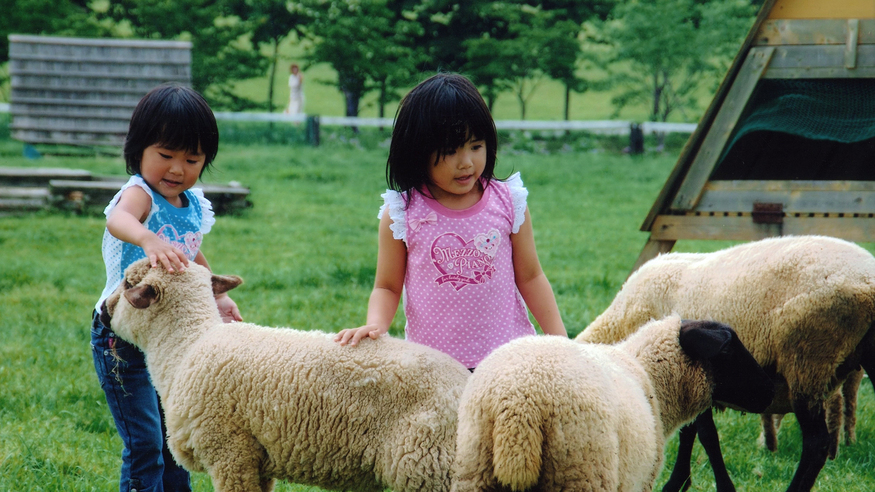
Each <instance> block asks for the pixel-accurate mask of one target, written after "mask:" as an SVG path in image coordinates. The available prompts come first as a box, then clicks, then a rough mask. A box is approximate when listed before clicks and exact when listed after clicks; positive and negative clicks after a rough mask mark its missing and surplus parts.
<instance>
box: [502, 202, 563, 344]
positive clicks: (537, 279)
mask: <svg viewBox="0 0 875 492" xmlns="http://www.w3.org/2000/svg"><path fill="white" fill-rule="evenodd" d="M510 241H511V244H513V273H514V277H515V279H516V286H517V289H519V291H520V294H521V295H522V296H523V300H524V301H526V306H528V308H529V310H530V311H531V312H532V315H534V316H535V320H537V322H538V324H539V325H540V326H541V330H543V332H544V333H546V334H548V335H562V336H564V337H567V336H568V333H567V332H566V331H565V324H564V323H563V322H562V316H561V315H560V314H559V306H557V305H556V297H555V296H554V295H553V288H552V287H551V286H550V281H549V280H547V276H546V275H545V274H544V271H543V270H542V269H541V262H540V261H539V260H538V252H537V250H536V249H535V235H534V232H533V230H532V217H531V216H530V215H529V209H528V208H527V209H526V218H525V221H524V222H523V224H522V225H521V226H520V230H519V232H517V233H516V234H512V235H511V236H510Z"/></svg>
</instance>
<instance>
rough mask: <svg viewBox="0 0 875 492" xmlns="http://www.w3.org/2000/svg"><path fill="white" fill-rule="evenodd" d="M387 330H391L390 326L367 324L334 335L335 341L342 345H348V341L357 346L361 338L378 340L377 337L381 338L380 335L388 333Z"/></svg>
mask: <svg viewBox="0 0 875 492" xmlns="http://www.w3.org/2000/svg"><path fill="white" fill-rule="evenodd" d="M387 331H389V329H388V328H383V327H380V326H377V325H365V326H360V327H358V328H347V329H345V330H340V331H339V332H338V333H337V335H336V336H335V337H334V341H335V342H338V343H340V344H341V345H346V344H347V343H348V344H350V345H352V346H353V347H355V346H356V345H358V343H359V340H362V339H364V338H370V339H371V340H376V339H377V338H380V335H382V334H383V333H386V332H387Z"/></svg>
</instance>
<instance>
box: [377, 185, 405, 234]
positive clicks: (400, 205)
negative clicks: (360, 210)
mask: <svg viewBox="0 0 875 492" xmlns="http://www.w3.org/2000/svg"><path fill="white" fill-rule="evenodd" d="M380 196H382V197H383V205H382V206H381V207H380V213H379V214H377V218H378V219H382V218H383V213H384V212H385V211H386V207H389V218H390V219H392V223H391V224H389V229H391V230H392V237H394V238H395V239H400V240H401V241H404V242H405V243H407V211H406V210H405V209H404V196H403V195H402V194H401V193H399V192H397V191H394V190H386V193H383V194H382V195H380Z"/></svg>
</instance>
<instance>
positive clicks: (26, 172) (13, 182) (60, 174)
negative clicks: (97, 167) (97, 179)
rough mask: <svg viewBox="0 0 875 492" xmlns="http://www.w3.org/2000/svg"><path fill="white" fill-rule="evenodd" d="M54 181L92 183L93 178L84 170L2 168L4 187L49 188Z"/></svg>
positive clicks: (0, 168) (1, 182) (1, 181)
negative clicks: (73, 180)
mask: <svg viewBox="0 0 875 492" xmlns="http://www.w3.org/2000/svg"><path fill="white" fill-rule="evenodd" d="M53 179H75V180H84V181H90V180H91V179H93V176H92V174H91V173H90V172H88V171H85V170H83V169H64V168H52V167H0V186H4V187H34V188H36V187H42V188H46V187H48V186H49V181H51V180H53Z"/></svg>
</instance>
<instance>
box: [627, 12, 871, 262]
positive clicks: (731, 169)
mask: <svg viewBox="0 0 875 492" xmlns="http://www.w3.org/2000/svg"><path fill="white" fill-rule="evenodd" d="M641 230H642V231H645V232H650V237H649V239H648V241H647V243H646V244H645V246H644V248H643V250H642V252H641V255H640V256H639V258H638V261H637V262H636V264H635V266H634V268H633V271H634V270H635V269H637V268H638V267H639V266H640V265H641V264H643V263H644V262H645V261H647V260H649V259H650V258H653V257H654V256H656V255H657V254H659V253H661V252H667V251H670V250H671V249H672V248H673V247H674V244H675V242H676V241H677V240H681V239H714V240H717V239H719V240H739V241H751V240H757V239H762V238H765V237H770V236H780V235H791V234H823V235H829V236H835V237H840V238H844V239H847V240H850V241H859V242H866V241H875V1H873V0H830V1H823V0H766V1H765V3H764V5H763V6H762V9H761V10H760V13H759V15H758V17H757V19H756V21H755V23H754V25H753V28H752V29H751V31H750V32H749V34H748V36H747V37H746V39H745V41H744V43H743V44H742V46H741V50H740V51H739V53H738V55H737V56H736V58H735V60H734V62H733V64H732V66H731V68H730V70H729V72H728V73H727V75H726V77H725V78H724V80H723V82H722V84H721V85H720V88H719V89H718V91H717V93H716V95H715V97H714V100H713V101H712V103H711V105H710V107H709V108H708V110H707V111H706V112H705V114H704V116H703V117H702V119H701V121H700V122H699V125H698V127H697V129H696V131H695V132H694V133H693V134H692V135H691V136H690V139H689V140H688V142H687V144H686V146H685V147H684V149H683V151H682V152H681V155H680V157H679V159H678V162H677V164H676V165H675V167H674V169H673V170H672V172H671V174H670V176H669V178H668V180H667V181H666V183H665V186H664V187H663V189H662V191H661V192H660V194H659V196H658V197H657V199H656V202H655V203H654V204H653V207H652V209H651V210H650V213H649V214H648V215H647V218H646V219H645V221H644V223H643V224H642V226H641Z"/></svg>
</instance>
